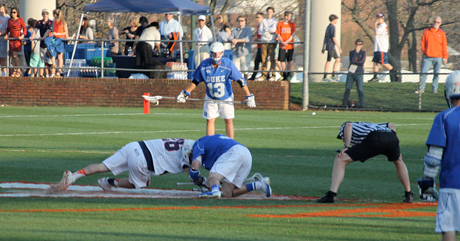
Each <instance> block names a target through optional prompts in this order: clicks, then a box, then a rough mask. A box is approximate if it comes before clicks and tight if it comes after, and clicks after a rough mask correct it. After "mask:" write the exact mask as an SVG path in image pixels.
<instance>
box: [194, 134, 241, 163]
mask: <svg viewBox="0 0 460 241" xmlns="http://www.w3.org/2000/svg"><path fill="white" fill-rule="evenodd" d="M235 145H241V144H240V143H238V142H236V141H235V140H233V139H232V138H230V137H228V136H224V135H221V134H217V135H212V136H205V137H202V138H200V139H198V140H196V142H195V144H194V145H193V159H192V160H196V159H197V158H198V156H200V155H201V165H202V166H203V167H204V168H205V169H206V170H208V171H209V170H211V168H212V166H213V165H214V163H215V162H216V161H217V159H218V158H219V157H220V156H222V154H224V153H226V152H227V151H228V150H229V149H230V148H232V147H233V146H235Z"/></svg>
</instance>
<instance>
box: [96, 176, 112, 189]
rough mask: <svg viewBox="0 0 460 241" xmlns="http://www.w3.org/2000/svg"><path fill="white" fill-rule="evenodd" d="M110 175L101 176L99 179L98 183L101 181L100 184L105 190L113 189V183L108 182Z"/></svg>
mask: <svg viewBox="0 0 460 241" xmlns="http://www.w3.org/2000/svg"><path fill="white" fill-rule="evenodd" d="M108 179H109V178H108V177H104V178H101V179H99V180H97V183H99V186H100V187H101V188H102V189H104V191H111V190H112V185H110V184H109V182H108Z"/></svg>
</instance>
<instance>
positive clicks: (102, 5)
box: [83, 0, 211, 15]
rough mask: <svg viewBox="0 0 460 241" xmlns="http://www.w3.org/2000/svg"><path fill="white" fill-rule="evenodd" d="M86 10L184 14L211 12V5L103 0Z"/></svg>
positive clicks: (179, 0)
mask: <svg viewBox="0 0 460 241" xmlns="http://www.w3.org/2000/svg"><path fill="white" fill-rule="evenodd" d="M83 11H84V12H117V13H126V12H133V13H170V12H171V13H172V12H179V13H181V14H182V15H185V14H190V15H198V14H211V9H210V8H209V7H205V6H202V5H200V4H198V3H195V2H192V1H190V0H101V1H99V2H97V3H93V4H86V5H85V6H84V7H83Z"/></svg>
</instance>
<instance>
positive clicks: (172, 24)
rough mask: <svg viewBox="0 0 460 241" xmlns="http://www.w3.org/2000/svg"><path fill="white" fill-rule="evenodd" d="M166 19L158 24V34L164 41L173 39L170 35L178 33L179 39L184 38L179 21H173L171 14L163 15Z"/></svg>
mask: <svg viewBox="0 0 460 241" xmlns="http://www.w3.org/2000/svg"><path fill="white" fill-rule="evenodd" d="M165 17H166V19H165V20H163V21H161V22H160V34H161V36H164V37H165V38H166V39H174V38H173V35H172V33H179V38H180V39H182V38H183V37H184V30H182V26H181V24H180V23H179V21H177V20H175V19H174V18H173V17H174V15H173V14H172V13H166V14H165Z"/></svg>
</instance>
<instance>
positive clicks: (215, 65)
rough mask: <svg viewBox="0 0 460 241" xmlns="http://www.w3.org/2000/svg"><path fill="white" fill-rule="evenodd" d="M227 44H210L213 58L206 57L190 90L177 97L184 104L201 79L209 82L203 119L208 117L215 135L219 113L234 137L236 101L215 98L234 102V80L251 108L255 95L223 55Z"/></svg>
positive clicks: (212, 132) (189, 87)
mask: <svg viewBox="0 0 460 241" xmlns="http://www.w3.org/2000/svg"><path fill="white" fill-rule="evenodd" d="M224 50H225V49H224V45H223V44H222V43H220V42H214V43H213V44H211V55H212V57H211V58H208V59H205V60H204V61H203V62H201V64H200V66H198V68H197V69H196V70H195V72H193V80H192V83H190V85H189V86H188V87H187V89H185V90H182V91H181V92H180V94H179V96H177V102H179V103H185V101H186V100H187V98H188V97H189V96H190V93H191V92H192V91H193V90H194V89H195V88H196V87H197V86H198V84H199V83H200V82H204V84H205V85H206V98H205V99H207V100H209V101H206V102H204V105H203V118H205V119H207V124H206V135H214V134H215V126H214V123H215V120H216V118H217V117H218V116H219V115H220V116H221V117H222V119H224V121H225V132H226V134H227V136H229V137H230V138H232V139H234V135H235V131H234V127H233V118H235V107H234V105H233V103H224V102H214V101H212V100H225V101H233V90H232V83H231V81H232V80H233V81H236V82H238V83H239V84H240V86H241V88H242V89H243V91H244V93H245V94H246V104H247V105H248V107H250V108H253V107H256V101H255V99H254V95H253V94H251V93H250V92H249V88H248V86H247V83H246V80H245V79H244V78H243V76H242V75H241V72H240V71H239V70H238V69H237V68H236V66H235V64H233V62H232V61H231V60H230V59H228V58H225V57H223V54H224Z"/></svg>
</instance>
